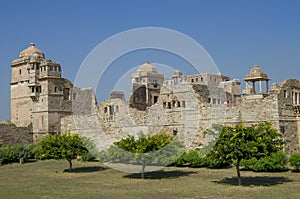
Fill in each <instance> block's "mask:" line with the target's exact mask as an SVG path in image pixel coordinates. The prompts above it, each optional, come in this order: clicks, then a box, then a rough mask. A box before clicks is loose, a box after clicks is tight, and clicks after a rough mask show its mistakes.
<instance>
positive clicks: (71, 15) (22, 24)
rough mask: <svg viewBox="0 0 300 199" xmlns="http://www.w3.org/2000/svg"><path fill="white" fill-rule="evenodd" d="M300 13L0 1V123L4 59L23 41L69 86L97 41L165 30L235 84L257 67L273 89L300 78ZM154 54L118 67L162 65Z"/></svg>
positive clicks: (292, 8) (280, 6) (256, 0)
mask: <svg viewBox="0 0 300 199" xmlns="http://www.w3.org/2000/svg"><path fill="white" fill-rule="evenodd" d="M299 9H300V2H299V1H296V0H294V1H292V0H290V1H283V0H282V1H277V0H272V1H271V0H269V1H267V0H265V1H261V0H252V1H246V0H244V1H242V0H223V1H221V0H209V1H201V0H195V1H192V0H190V1H175V0H164V1H158V0H157V1H155V0H152V1H145V0H128V1H121V0H120V1H114V0H111V1H92V0H90V1H67V0H66V1H58V0H53V1H35V0H32V1H14V0H12V1H2V2H1V4H0V66H1V70H2V72H1V74H0V90H1V95H0V96H1V98H0V102H1V103H0V120H3V119H9V117H10V116H9V92H10V91H9V82H10V71H11V68H10V64H11V61H12V60H13V59H16V58H17V57H18V54H19V52H20V51H21V50H23V49H25V48H27V46H28V45H29V43H30V42H35V43H36V46H37V47H38V48H39V49H41V50H43V51H44V53H45V54H46V57H47V58H50V59H52V60H53V61H56V62H58V63H60V64H61V65H62V67H63V75H64V77H66V78H68V79H70V80H72V81H73V80H74V79H75V76H76V73H77V71H78V69H79V67H80V65H81V63H82V62H83V60H84V59H85V57H86V56H87V55H88V54H89V52H90V51H91V50H92V49H93V48H94V47H95V46H97V45H98V44H99V43H100V42H101V41H103V40H105V39H107V38H108V37H110V36H112V35H114V34H117V33H119V32H122V31H126V30H128V29H132V28H139V27H164V28H169V29H173V30H176V31H179V32H182V33H184V34H186V35H188V36H190V37H192V38H193V39H195V40H196V41H197V42H199V43H200V44H201V45H202V46H203V47H204V48H205V49H206V50H207V52H208V53H209V54H210V56H211V57H212V58H213V60H214V61H215V63H216V64H217V66H218V68H219V70H220V71H221V72H222V73H223V74H225V75H228V76H231V77H232V78H239V79H241V80H242V79H243V78H244V77H245V75H246V74H247V73H248V72H249V70H250V69H251V68H252V67H253V66H254V65H255V64H258V65H259V66H261V68H262V69H263V70H264V71H265V72H266V73H268V74H269V77H270V78H272V80H273V81H275V82H277V83H280V81H282V80H283V79H287V78H297V79H300V77H299V72H300V67H299V63H300V60H299V52H300V25H299V24H300V23H299V22H300V12H299ZM159 55H161V56H164V54H158V55H157V54H155V53H151V52H150V53H149V54H147V52H143V53H137V55H136V58H133V59H135V61H132V62H131V61H130V60H128V59H127V61H126V62H124V63H126V64H129V65H131V64H132V67H134V66H136V65H137V64H142V63H143V62H144V60H145V61H146V59H147V60H149V61H151V62H158V61H160V62H161V61H163V59H162V58H159ZM166 57H168V56H166ZM169 58H170V59H172V56H170V57H169ZM124 63H122V64H124ZM122 64H120V65H119V66H118V67H120V68H121V67H123V66H122ZM173 64H174V65H175V66H174V67H180V66H179V65H181V64H182V63H181V62H180V61H178V66H176V63H173ZM183 72H185V71H183ZM186 73H188V72H186ZM100 83H101V82H100ZM101 86H102V88H104V90H101V91H99V94H97V95H98V97H99V99H100V100H101V99H105V98H107V97H108V96H107V94H108V93H109V90H110V89H111V88H112V86H111V85H106V84H105V82H104V83H101Z"/></svg>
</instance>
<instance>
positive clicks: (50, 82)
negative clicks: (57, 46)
mask: <svg viewBox="0 0 300 199" xmlns="http://www.w3.org/2000/svg"><path fill="white" fill-rule="evenodd" d="M11 66H12V78H11V83H10V85H11V100H10V101H11V120H12V122H13V123H14V124H16V125H17V126H21V127H27V126H29V127H31V130H32V132H33V139H38V138H39V137H42V136H44V135H45V134H47V133H58V132H60V118H61V117H62V116H65V115H69V114H71V113H72V100H71V96H72V95H71V92H72V88H73V85H72V83H71V82H70V81H68V80H67V79H64V78H62V77H61V66H60V64H58V63H55V62H52V61H51V60H49V59H45V55H44V53H43V52H42V51H41V50H39V49H37V48H36V47H35V45H34V44H33V43H31V44H30V46H29V47H28V48H27V49H25V50H23V51H21V53H20V55H19V58H18V59H16V60H14V61H13V62H12V65H11Z"/></svg>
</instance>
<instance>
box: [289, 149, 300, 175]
mask: <svg viewBox="0 0 300 199" xmlns="http://www.w3.org/2000/svg"><path fill="white" fill-rule="evenodd" d="M289 162H290V165H291V166H292V167H294V168H295V170H296V171H300V153H293V154H292V155H291V157H290V159H289Z"/></svg>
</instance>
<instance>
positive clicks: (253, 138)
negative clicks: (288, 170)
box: [210, 122, 284, 184]
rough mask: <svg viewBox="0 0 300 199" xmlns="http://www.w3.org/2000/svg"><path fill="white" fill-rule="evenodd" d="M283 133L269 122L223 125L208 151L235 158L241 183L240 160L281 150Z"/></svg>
mask: <svg viewBox="0 0 300 199" xmlns="http://www.w3.org/2000/svg"><path fill="white" fill-rule="evenodd" d="M283 144H284V142H283V134H282V133H280V132H279V131H277V130H276V129H274V128H272V126H271V124H270V123H269V122H263V123H260V124H258V125H255V126H251V127H246V126H244V125H243V124H241V125H237V126H234V127H223V128H222V130H221V133H220V135H219V137H218V140H217V143H216V145H215V147H214V148H213V149H212V151H211V152H210V155H214V156H216V157H218V158H220V159H227V160H231V161H233V160H236V162H237V164H236V170H237V176H238V183H239V184H241V175H240V162H241V160H242V159H251V158H253V157H255V158H257V159H260V158H262V157H265V156H268V155H270V154H271V153H273V152H277V151H279V150H282V148H283Z"/></svg>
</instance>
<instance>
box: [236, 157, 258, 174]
mask: <svg viewBox="0 0 300 199" xmlns="http://www.w3.org/2000/svg"><path fill="white" fill-rule="evenodd" d="M256 163H257V159H256V158H251V159H249V160H244V159H243V160H242V161H241V163H240V166H241V167H242V169H243V170H249V171H251V170H253V166H254V165H255V164H256ZM234 165H235V164H234Z"/></svg>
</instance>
